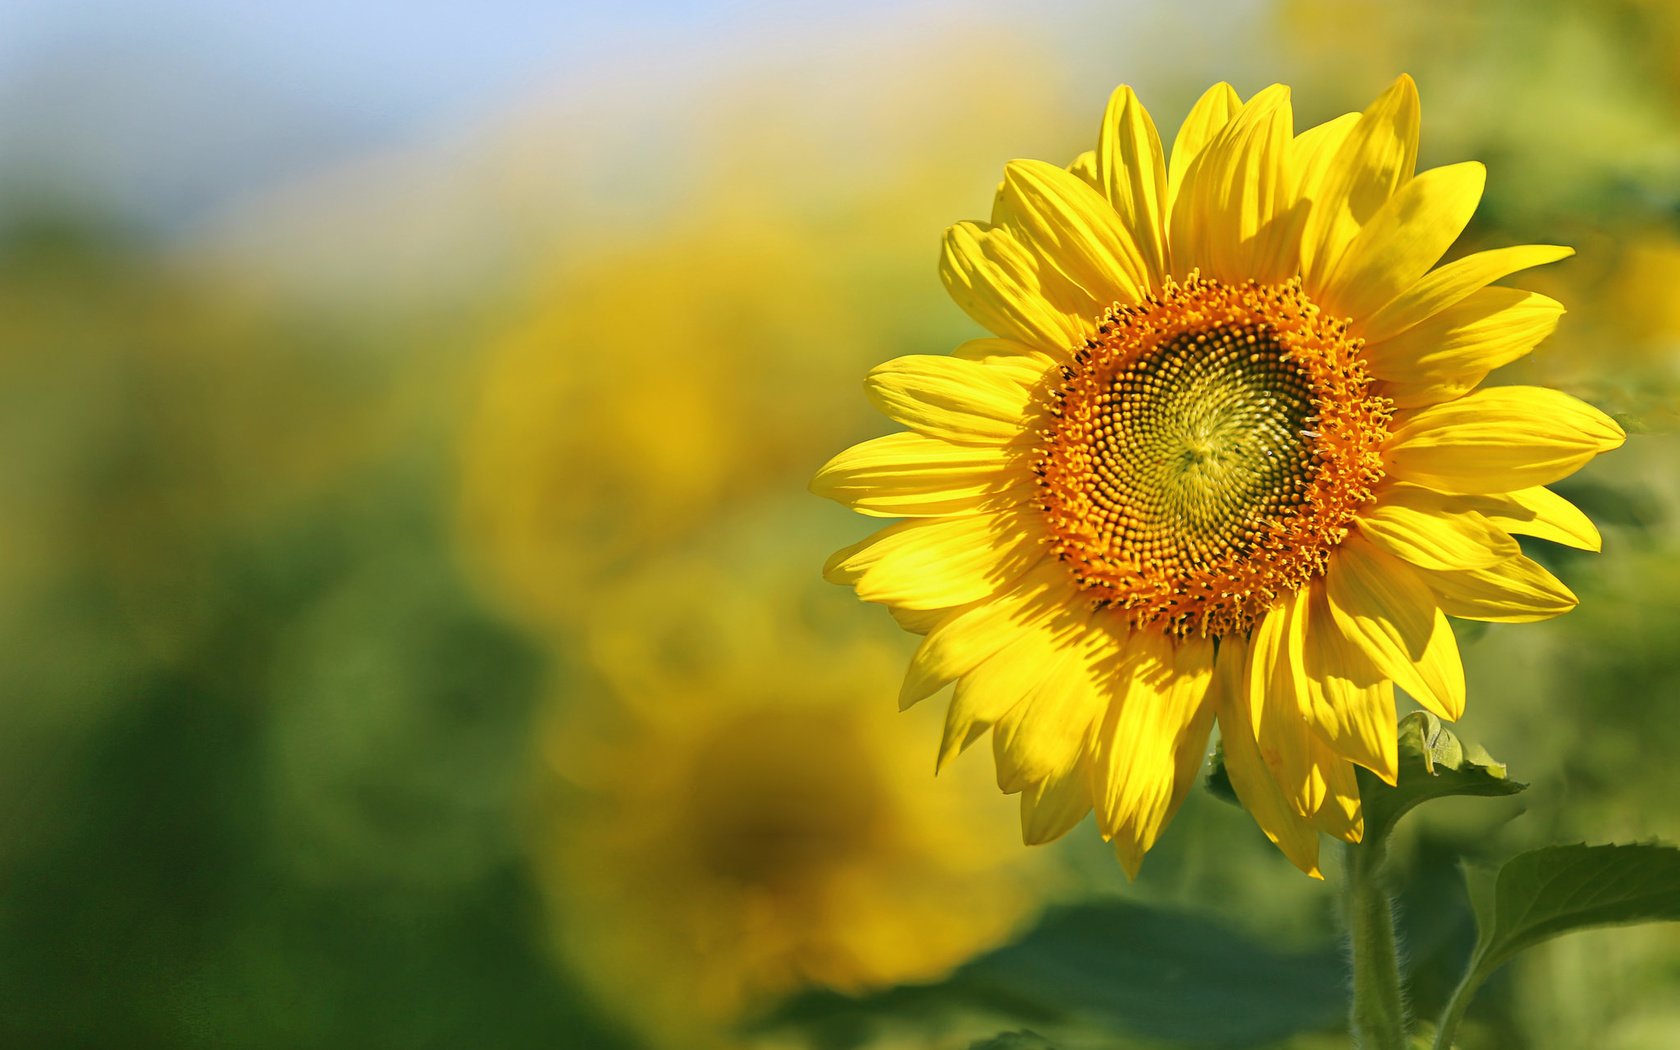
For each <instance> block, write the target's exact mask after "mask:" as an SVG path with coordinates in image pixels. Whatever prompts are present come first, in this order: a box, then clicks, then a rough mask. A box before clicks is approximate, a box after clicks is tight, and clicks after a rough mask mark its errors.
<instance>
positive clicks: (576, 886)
mask: <svg viewBox="0 0 1680 1050" xmlns="http://www.w3.org/2000/svg"><path fill="white" fill-rule="evenodd" d="M743 560H745V559H743ZM758 560H759V561H762V558H760V559H758ZM754 571H755V568H754V567H751V566H744V565H741V564H739V563H734V562H731V564H730V565H729V566H728V567H725V566H724V565H722V564H720V563H718V562H715V561H709V560H702V559H699V558H690V557H667V558H663V559H659V560H657V561H654V562H650V563H649V564H648V565H647V566H646V567H645V569H644V571H643V572H641V573H637V574H633V575H631V576H630V577H628V578H627V579H625V580H622V581H621V582H620V585H619V586H618V587H616V588H614V589H613V591H612V593H610V594H606V595H603V597H602V601H601V603H600V607H599V608H598V609H597V610H596V615H595V617H594V619H593V621H592V623H591V625H590V628H589V630H588V631H587V632H585V634H586V639H585V641H586V645H585V648H586V650H587V662H588V667H589V677H591V678H593V679H595V680H596V681H597V682H598V688H595V689H589V688H574V689H573V690H571V691H570V693H569V695H566V696H564V697H556V701H557V702H556V704H555V705H554V709H553V712H552V718H551V719H550V721H549V729H548V730H547V731H546V732H544V733H542V734H541V737H540V746H541V748H542V756H541V757H542V759H543V761H542V762H541V764H540V767H539V769H538V771H537V779H536V784H535V787H536V789H537V798H538V800H539V802H540V806H539V810H538V815H539V819H537V820H536V821H534V828H533V830H534V831H535V833H536V836H537V837H536V841H535V846H536V850H535V852H536V855H537V858H538V863H539V867H540V870H541V871H542V873H543V874H544V876H545V878H543V880H542V886H543V888H544V890H545V891H546V893H547V895H548V902H549V905H550V913H551V916H552V919H553V925H554V930H555V932H556V942H557V944H558V947H559V949H560V953H561V955H562V957H563V959H564V961H565V963H566V964H567V965H568V966H570V967H571V968H573V969H574V971H575V972H576V973H577V974H578V976H579V977H580V978H581V979H582V980H583V981H584V982H585V983H586V984H587V986H588V987H590V988H591V989H592V990H593V991H594V992H595V993H596V995H597V996H598V997H599V999H600V1000H601V1002H602V1003H603V1004H604V1005H606V1006H607V1007H608V1008H609V1009H616V1010H618V1011H619V1012H620V1013H621V1014H622V1016H623V1017H624V1018H625V1019H626V1021H627V1022H628V1023H630V1024H632V1025H634V1026H635V1027H636V1028H637V1029H638V1030H639V1032H640V1034H641V1035H642V1036H643V1037H644V1039H645V1041H646V1042H647V1043H648V1045H650V1046H654V1047H681V1048H684V1050H687V1048H692V1047H712V1046H717V1047H723V1046H744V1045H748V1043H749V1042H750V1041H748V1040H745V1039H744V1038H736V1037H734V1036H732V1035H731V1034H730V1033H731V1029H732V1028H733V1027H734V1026H735V1025H737V1024H738V1023H740V1022H741V1021H743V1020H745V1019H747V1018H748V1017H750V1016H752V1015H754V1014H756V1013H758V1012H760V1011H762V1010H763V1009H765V1008H767V1007H768V1006H770V1005H771V1004H772V1003H774V1002H775V1001H776V1000H777V999H779V998H781V997H784V996H786V995H789V994H792V993H795V992H798V991H800V990H802V989H806V988H811V987H829V988H836V989H841V990H845V991H849V992H855V991H860V990H864V989H870V988H876V987H882V986H888V985H891V984H894V983H898V982H903V981H919V980H928V979H933V978H937V977H939V976H941V975H943V974H944V973H945V972H946V971H948V970H949V969H950V968H951V967H953V966H955V965H956V964H958V963H960V962H961V961H963V960H964V959H966V958H968V957H969V956H971V955H973V954H974V953H976V952H979V951H983V950H985V949H986V948H989V947H991V946H993V945H994V944H996V943H997V942H999V941H1001V940H1002V939H1004V937H1005V936H1007V935H1008V933H1009V932H1010V931H1011V930H1012V929H1013V928H1014V927H1015V926H1016V925H1017V924H1018V923H1019V922H1021V921H1022V920H1024V919H1025V918H1026V917H1027V916H1028V914H1029V912H1030V910H1031V909H1032V908H1033V907H1034V905H1035V904H1036V903H1037V901H1038V892H1039V891H1038V887H1040V886H1042V884H1043V883H1044V882H1045V881H1046V878H1045V876H1046V874H1047V872H1045V871H1043V870H1041V865H1040V864H1039V863H1038V861H1037V859H1036V858H1025V857H1022V856H1020V855H1016V856H1010V855H1007V854H1000V853H999V852H998V851H997V850H996V849H995V848H994V844H995V843H996V841H997V836H998V835H999V834H1001V833H1003V832H1005V831H1006V829H1007V826H1008V820H1009V817H1008V814H1007V812H1004V811H1001V810H999V809H998V808H997V807H996V806H995V805H989V804H988V803H996V802H997V801H998V800H996V799H995V798H992V797H990V796H988V795H987V794H985V793H984V792H983V791H982V790H979V789H981V788H983V787H984V785H983V784H982V783H980V781H981V780H982V779H983V774H982V771H981V770H979V769H975V770H971V771H966V772H968V773H969V779H968V782H967V783H966V784H965V783H962V782H957V783H949V784H942V785H939V787H940V788H942V789H943V790H938V791H929V790H928V787H929V785H928V783H927V776H928V759H927V755H926V753H925V751H924V750H923V749H922V748H921V747H919V746H916V744H915V741H914V740H912V739H909V738H907V737H906V736H905V734H903V733H902V732H900V731H899V727H898V726H896V725H895V724H894V720H893V715H892V712H891V711H890V710H887V709H883V708H880V707H876V706H873V705H870V704H869V703H867V699H868V697H869V695H870V694H872V693H874V694H879V693H880V692H881V691H882V690H884V689H889V688H891V684H892V681H893V679H894V677H895V665H896V662H897V658H896V657H895V655H894V652H895V649H896V647H895V646H892V645H889V644H886V643H887V641H888V640H887V639H884V638H881V637H879V636H875V635H873V634H859V633H857V632H846V631H844V630H842V631H839V632H835V631H827V630H816V629H814V628H813V627H812V626H811V625H810V624H808V623H807V622H805V618H804V617H802V616H800V615H799V614H798V612H799V611H800V610H802V609H804V608H808V606H809V605H810V604H811V603H810V602H808V601H807V600H806V598H807V595H806V593H805V590H806V589H805V588H804V587H803V586H799V585H787V584H785V583H783V582H782V581H779V580H778V581H765V580H763V579H753V578H751V576H752V573H753V572H754ZM819 666H820V667H823V668H825V669H828V670H826V671H825V673H824V674H823V675H822V676H821V677H820V678H818V677H813V676H812V675H811V674H810V671H809V669H810V668H812V667H819ZM929 713H930V714H932V712H929ZM928 728H929V729H930V730H931V729H932V726H929V727H928ZM965 789H967V790H965ZM754 1045H756V1044H754Z"/></svg>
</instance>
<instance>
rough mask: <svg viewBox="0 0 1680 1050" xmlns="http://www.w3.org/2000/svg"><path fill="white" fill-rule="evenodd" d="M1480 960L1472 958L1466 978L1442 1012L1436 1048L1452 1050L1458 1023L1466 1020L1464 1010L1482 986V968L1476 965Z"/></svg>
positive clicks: (1455, 989) (1436, 1035)
mask: <svg viewBox="0 0 1680 1050" xmlns="http://www.w3.org/2000/svg"><path fill="white" fill-rule="evenodd" d="M1478 961H1479V960H1477V959H1472V960H1470V965H1469V966H1468V967H1466V968H1465V970H1464V979H1463V980H1461V981H1459V982H1458V987H1457V988H1454V989H1453V993H1452V998H1451V999H1450V1000H1448V1001H1447V1008H1446V1009H1445V1010H1443V1011H1442V1012H1441V1024H1440V1026H1439V1027H1438V1028H1437V1029H1436V1031H1435V1046H1434V1050H1452V1045H1453V1038H1454V1037H1455V1036H1457V1035H1458V1023H1459V1022H1460V1021H1462V1020H1464V1011H1465V1009H1466V1008H1467V1007H1468V1006H1469V1005H1470V998H1471V996H1473V995H1475V994H1476V989H1477V988H1479V987H1481V983H1482V977H1481V969H1480V967H1478V966H1477V965H1476V963H1477V962H1478Z"/></svg>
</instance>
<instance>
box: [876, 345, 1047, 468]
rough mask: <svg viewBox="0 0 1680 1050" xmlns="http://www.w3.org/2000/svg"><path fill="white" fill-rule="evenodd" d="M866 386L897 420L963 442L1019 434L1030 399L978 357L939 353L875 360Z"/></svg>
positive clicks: (981, 442) (878, 404)
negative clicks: (952, 355)
mask: <svg viewBox="0 0 1680 1050" xmlns="http://www.w3.org/2000/svg"><path fill="white" fill-rule="evenodd" d="M864 390H865V392H866V393H868V395H869V399H870V400H871V401H873V402H874V403H875V407H877V408H879V409H880V410H881V411H882V412H883V413H884V414H886V416H887V417H888V418H890V419H892V420H894V421H895V422H898V423H902V424H904V425H905V426H907V427H909V428H911V429H912V430H915V431H917V432H918V433H921V434H925V435H927V436H928V437H932V438H941V439H943V440H945V441H952V442H956V443H957V444H963V445H997V444H1001V443H1003V442H1006V441H1009V440H1011V439H1012V438H1016V437H1019V436H1020V434H1021V431H1022V429H1023V428H1024V427H1025V426H1026V423H1027V415H1028V407H1029V405H1030V404H1031V402H1032V398H1031V396H1030V395H1029V394H1028V393H1027V391H1026V390H1024V389H1022V387H1021V385H1020V384H1019V383H1015V382H1012V381H1011V380H1010V379H1009V377H1008V376H1007V375H1002V374H999V373H998V372H997V371H995V370H994V369H991V368H988V367H987V366H985V365H983V364H980V363H979V362H977V361H964V360H962V359H961V358H955V357H945V356H942V355H937V354H912V355H910V356H908V357H898V358H894V359H893V360H891V361H888V362H886V363H885V364H881V365H877V366H875V368H874V369H872V370H871V371H870V373H869V378H868V380H867V381H866V382H865V384H864Z"/></svg>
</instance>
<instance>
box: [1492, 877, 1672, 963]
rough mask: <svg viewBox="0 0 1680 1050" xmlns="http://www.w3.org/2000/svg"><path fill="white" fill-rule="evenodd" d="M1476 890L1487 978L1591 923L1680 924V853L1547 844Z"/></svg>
mask: <svg viewBox="0 0 1680 1050" xmlns="http://www.w3.org/2000/svg"><path fill="white" fill-rule="evenodd" d="M1491 890H1492V892H1488V887H1486V886H1485V885H1483V886H1481V887H1478V888H1474V889H1473V890H1472V893H1471V898H1470V899H1471V902H1472V904H1474V905H1475V908H1476V925H1477V926H1478V927H1479V929H1480V933H1481V936H1480V940H1479V941H1478V943H1477V945H1476V969H1477V970H1478V971H1480V975H1481V976H1483V977H1485V976H1486V975H1488V974H1490V973H1492V972H1493V971H1494V970H1496V969H1498V968H1499V966H1500V965H1502V964H1503V963H1504V962H1505V961H1506V960H1507V959H1509V958H1510V957H1511V956H1513V955H1515V954H1516V953H1517V952H1520V951H1522V950H1523V949H1524V948H1529V947H1532V946H1533V945H1536V944H1539V943H1540V942H1541V941H1544V940H1547V939H1549V938H1552V937H1556V936H1557V935H1558V934H1560V933H1568V932H1570V931H1571V930H1580V929H1586V928H1588V927H1591V926H1617V925H1625V924H1628V923H1638V922H1680V849H1676V848H1674V847H1673V846H1660V845H1655V844H1635V845H1608V846H1586V845H1580V844H1576V845H1570V846H1546V847H1544V848H1542V849H1537V850H1530V851H1529V852H1527V853H1519V854H1517V855H1516V856H1515V857H1512V858H1511V859H1510V860H1508V861H1506V862H1505V863H1504V865H1502V866H1501V867H1500V869H1499V874H1498V876H1497V877H1496V878H1495V879H1494V880H1493V885H1492V887H1491Z"/></svg>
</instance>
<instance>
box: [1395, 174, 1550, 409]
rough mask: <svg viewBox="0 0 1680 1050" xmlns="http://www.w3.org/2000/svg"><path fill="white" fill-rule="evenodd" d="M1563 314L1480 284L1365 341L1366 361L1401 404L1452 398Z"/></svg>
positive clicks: (1516, 292) (1520, 351) (1538, 300)
mask: <svg viewBox="0 0 1680 1050" xmlns="http://www.w3.org/2000/svg"><path fill="white" fill-rule="evenodd" d="M1419 181H1422V180H1421V179H1420V180H1419ZM1562 316H1563V304H1562V303H1560V302H1558V301H1557V300H1556V299H1552V298H1549V297H1547V296H1544V295H1540V294H1538V293H1536V292H1525V291H1522V290H1521V289H1518V288H1483V289H1481V290H1480V291H1476V292H1472V293H1470V295H1468V296H1466V297H1465V298H1464V299H1463V300H1461V301H1460V302H1458V303H1456V304H1454V305H1452V306H1449V307H1447V308H1446V309H1445V310H1442V311H1441V312H1440V313H1438V314H1436V315H1435V316H1433V317H1431V318H1429V319H1428V320H1425V321H1421V322H1419V323H1418V324H1415V325H1413V326H1412V327H1411V328H1408V329H1407V330H1406V331H1405V332H1403V333H1401V334H1400V335H1398V336H1395V337H1394V338H1392V339H1389V340H1386V341H1384V342H1381V343H1377V344H1374V345H1368V346H1367V347H1366V348H1365V360H1366V362H1367V364H1369V365H1370V368H1371V372H1372V374H1373V375H1376V376H1378V377H1380V378H1382V379H1385V380H1388V383H1387V384H1385V385H1384V387H1383V388H1382V392H1383V394H1384V395H1385V396H1386V397H1389V398H1390V399H1392V400H1393V401H1394V403H1395V404H1396V405H1399V406H1400V407H1401V408H1412V407H1416V406H1419V405H1425V404H1434V403H1436V402H1439V401H1450V400H1452V399H1453V398H1455V397H1459V396H1461V395H1463V394H1465V393H1467V392H1468V391H1470V390H1471V389H1473V388H1474V387H1475V386H1476V385H1477V384H1479V383H1480V382H1481V381H1482V380H1483V379H1485V378H1486V377H1487V374H1488V373H1489V372H1491V371H1493V370H1494V369H1495V368H1499V367H1500V366H1502V365H1507V364H1510V363H1511V362H1512V361H1515V360H1516V359H1517V358H1519V357H1522V356H1523V355H1524V354H1526V353H1528V352H1529V351H1530V350H1532V349H1534V346H1535V344H1537V343H1539V342H1540V341H1541V340H1542V339H1544V338H1546V337H1547V336H1548V335H1551V334H1552V331H1553V330H1554V329H1555V328H1557V324H1558V319H1559V318H1561V317H1562Z"/></svg>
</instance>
